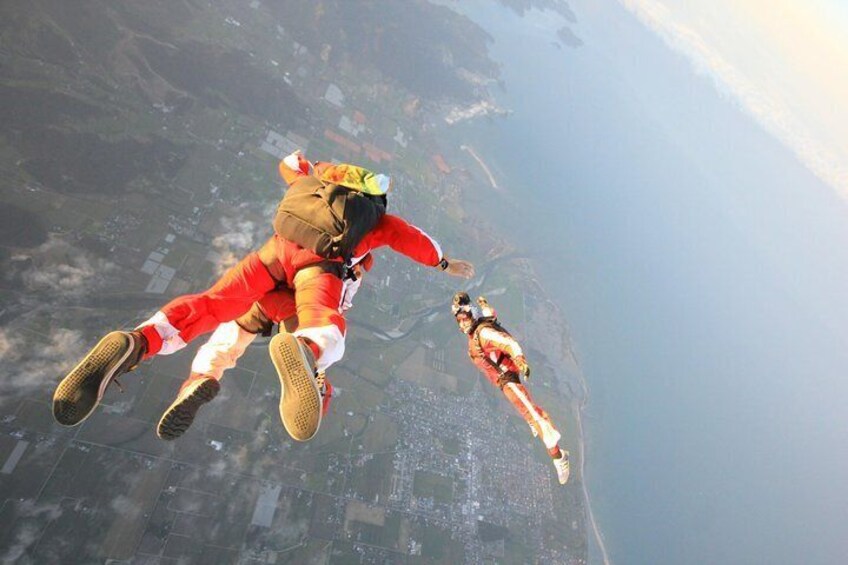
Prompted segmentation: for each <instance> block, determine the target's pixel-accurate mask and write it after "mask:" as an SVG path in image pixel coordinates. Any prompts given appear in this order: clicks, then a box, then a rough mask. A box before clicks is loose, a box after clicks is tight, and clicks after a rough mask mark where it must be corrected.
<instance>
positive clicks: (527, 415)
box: [503, 382, 561, 450]
mask: <svg viewBox="0 0 848 565" xmlns="http://www.w3.org/2000/svg"><path fill="white" fill-rule="evenodd" d="M503 393H504V396H506V398H507V400H509V401H510V403H511V404H512V405H513V406H515V409H516V410H518V413H519V414H521V417H522V418H524V420H525V421H526V422H527V423H528V424H529V425H531V426H533V427H535V428H536V430H537V431H538V432H539V435H540V436H541V439H542V441H543V442H544V444H545V447H546V448H547V449H549V450H550V449H554V448H556V446H557V443H558V442H559V440H560V437H561V436H560V433H559V432H558V431H557V429H556V428H555V427H554V425H553V422H551V419H550V417H549V416H548V413H547V412H545V411H544V410H542V409H541V408H540V407H539V406H537V405H536V404H534V403H533V399H532V398H531V397H530V393H529V392H528V391H527V389H526V388H525V387H524V385H523V384H521V383H517V382H509V383H507V384H506V385H505V386H504V387H503Z"/></svg>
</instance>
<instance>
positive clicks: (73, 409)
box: [53, 332, 136, 426]
mask: <svg viewBox="0 0 848 565" xmlns="http://www.w3.org/2000/svg"><path fill="white" fill-rule="evenodd" d="M117 338H120V339H117ZM135 345H136V344H135V338H133V336H132V335H131V334H129V333H126V332H112V333H110V334H108V335H106V337H104V338H103V339H101V340H100V341H99V342H98V343H97V345H95V346H94V347H93V348H92V349H91V351H89V352H88V355H86V356H85V357H84V358H83V360H82V361H80V363H79V364H78V365H77V366H76V367H74V368H73V370H71V372H70V373H68V375H67V376H66V377H65V378H64V379H62V382H60V383H59V386H58V387H56V392H55V393H53V417H54V418H55V419H56V421H57V422H58V423H59V424H61V425H63V426H76V425H79V424H81V423H82V422H84V421H85V420H86V419H87V418H88V417H89V416H91V413H92V412H93V411H94V409H95V408H96V407H97V405H98V404H99V403H100V400H101V399H102V398H103V394H104V393H105V392H106V387H107V386H109V383H110V382H111V381H112V379H113V378H114V376H115V373H116V372H117V370H118V369H119V368H120V367H121V366H122V365H123V364H124V362H125V361H126V360H127V358H128V357H129V356H130V354H131V353H132V352H133V351H134V350H135ZM110 359H112V360H111V361H110ZM104 365H105V370H103V371H101V370H98V367H103V366H104Z"/></svg>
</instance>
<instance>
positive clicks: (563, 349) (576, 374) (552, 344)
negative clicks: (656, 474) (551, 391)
mask: <svg viewBox="0 0 848 565" xmlns="http://www.w3.org/2000/svg"><path fill="white" fill-rule="evenodd" d="M450 137H453V138H454V139H453V141H454V142H455V143H458V145H459V149H461V150H462V151H465V152H466V153H468V154H469V155H470V156H471V157H472V158H473V159H474V160H475V161H476V162H477V164H478V165H479V166H480V169H481V170H482V171H484V172H485V174H486V175H487V177H488V181H489V182H488V183H487V184H490V185H491V186H492V187H493V188H496V189H497V193H498V194H499V195H500V196H501V197H503V198H504V199H506V200H507V201H508V200H509V193H508V192H507V190H506V189H505V188H504V186H502V185H499V184H498V183H497V181H496V179H495V178H494V175H493V174H492V172H491V169H490V168H489V167H488V166H487V165H486V164H485V161H484V160H483V158H482V157H481V156H480V155H479V154H478V153H477V152H476V151H475V150H474V149H472V148H471V145H470V143H469V142H468V141H467V137H468V136H467V135H462V134H460V135H459V136H457V137H454V136H450ZM460 138H464V139H466V141H462V142H460V141H459V139H460ZM472 176H478V175H472ZM481 180H482V179H481ZM508 182H509V179H507V183H508ZM481 184H486V183H485V182H484V183H481ZM481 188H482V186H481ZM495 207H496V208H497V205H495ZM493 212H494V210H493ZM475 215H478V217H479V219H481V220H483V221H486V220H491V219H492V216H491V215H490V214H488V213H485V212H483V213H481V214H476V213H475ZM496 224H497V222H496ZM496 229H497V232H498V235H499V237H501V238H503V240H504V242H505V243H507V244H508V245H510V246H512V247H518V248H520V247H522V246H523V242H521V241H520V240H517V239H516V236H518V235H519V234H516V233H511V230H509V229H507V228H506V227H505V226H504V225H501V226H500V227H498V228H496ZM518 256H519V257H525V258H526V259H529V261H528V262H527V264H526V265H525V269H526V278H527V280H528V281H532V284H533V286H536V287H537V289H538V292H539V294H540V297H541V298H542V299H543V302H544V303H545V309H548V310H550V309H553V311H554V312H555V315H554V316H552V317H551V319H550V320H549V321H550V322H551V323H545V324H540V325H544V326H545V328H544V329H542V328H540V327H533V328H529V327H528V328H525V332H526V333H528V334H537V335H536V336H534V339H539V340H544V341H547V342H548V347H543V348H542V349H543V350H545V351H546V354H545V357H546V361H547V362H548V364H550V365H552V366H554V367H567V368H569V369H570V371H569V373H571V374H572V378H571V379H569V378H568V377H566V376H565V375H564V374H562V373H561V375H562V376H561V379H560V380H559V381H558V383H557V384H558V386H559V388H560V389H562V390H563V391H564V394H566V395H567V396H568V397H570V399H571V403H570V407H571V411H572V413H573V414H572V417H573V419H574V421H575V423H576V428H577V429H576V431H577V443H578V445H577V451H578V457H579V461H580V462H579V470H578V476H579V478H580V483H581V490H582V493H583V505H584V507H585V515H586V522H587V525H588V527H589V528H591V532H590V531H587V532H586V538H587V544H589V545H588V546H587V552H588V548H589V547H591V545H592V544H590V541H591V540H594V545H595V547H596V548H597V550H598V552H599V553H600V556H599V557H600V562H601V563H603V565H611V563H612V561H611V560H610V557H609V552H608V551H607V548H606V545H605V543H604V537H603V533H602V531H601V528H600V527H599V526H598V522H597V519H596V518H595V514H594V512H593V510H592V501H591V496H590V493H589V487H588V485H587V482H586V454H587V451H588V450H587V445H586V443H587V441H586V433H587V432H586V430H585V428H584V426H583V417H584V412H585V410H586V407H587V406H588V403H589V386H588V384H587V382H586V379H585V376H584V374H583V370H582V368H581V366H580V363H579V361H578V359H577V356H576V354H575V351H574V347H573V344H572V341H571V336H570V332H569V330H568V324H567V316H565V315H564V314H563V313H562V309H561V306H560V305H559V304H558V303H556V302H554V300H553V297H554V296H555V293H552V292H551V289H550V288H549V285H546V284H545V283H544V282H543V280H542V277H541V276H540V274H539V272H538V270H537V268H536V265H535V264H533V259H532V258H531V257H529V256H526V254H523V253H520V252H519V254H518ZM536 318H537V319H538V318H539V316H536ZM556 320H559V321H560V322H559V323H556ZM569 380H571V381H573V380H576V381H577V384H578V385H579V386H578V388H579V391H575V390H573V389H572V388H571V386H569V384H568V382H569ZM572 473H574V470H572ZM587 557H588V559H589V562H590V563H592V562H594V560H593V559H592V556H591V553H587Z"/></svg>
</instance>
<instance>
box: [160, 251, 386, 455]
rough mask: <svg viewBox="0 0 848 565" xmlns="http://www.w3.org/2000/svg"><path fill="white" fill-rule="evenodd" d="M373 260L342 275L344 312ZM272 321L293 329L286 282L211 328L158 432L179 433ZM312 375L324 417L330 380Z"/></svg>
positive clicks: (170, 435)
mask: <svg viewBox="0 0 848 565" xmlns="http://www.w3.org/2000/svg"><path fill="white" fill-rule="evenodd" d="M372 263H373V258H372V256H371V255H370V254H369V255H366V256H365V257H364V258H363V260H362V261H360V262H359V263H357V264H356V265H354V266H353V267H351V270H352V275H353V276H350V277H346V278H345V280H344V290H343V291H342V303H341V310H342V311H343V312H347V310H349V309H350V308H351V307H352V306H353V297H354V295H355V294H356V292H357V291H358V290H359V286H360V285H361V284H362V276H363V274H364V273H363V269H364V270H365V271H368V270H370V269H371V265H372ZM275 324H281V328H280V329H281V331H283V329H284V330H285V331H288V332H293V331H295V330H296V329H297V309H296V306H295V301H294V293H293V292H292V291H291V290H290V289H289V288H280V289H278V290H274V291H272V292H269V293H268V294H266V295H265V296H263V297H262V300H260V301H259V302H255V303H254V304H253V306H252V307H251V308H250V310H249V311H248V312H247V313H246V314H243V315H242V316H241V317H239V318H238V319H237V320H234V321H232V322H226V323H223V324H221V325H219V326H218V327H217V328H216V329H215V331H214V332H212V335H211V336H209V340H208V341H207V342H206V343H205V344H203V345H202V346H201V347H200V349H198V350H197V354H196V355H195V356H194V361H192V364H191V372H190V374H189V376H188V378H187V379H186V380H185V381H183V384H182V386H181V387H180V390H179V392H178V393H177V397H176V398H175V399H174V401H173V402H172V403H171V405H170V406H168V408H167V409H166V410H165V412H164V413H163V414H162V417H161V418H160V419H159V424H158V425H157V426H156V435H158V436H159V437H160V438H161V439H164V440H172V439H176V438H178V437H180V436H181V435H183V434H184V433H185V432H186V430H188V428H189V427H190V426H191V424H192V423H193V422H194V418H195V416H196V415H197V411H198V410H199V409H200V407H201V406H203V405H204V404H206V403H207V402H209V401H211V400H212V399H213V398H215V396H217V395H218V391H219V390H220V388H221V386H220V381H221V379H222V378H223V376H224V372H225V371H226V370H227V369H232V368H233V367H235V366H236V363H238V360H239V359H240V358H241V356H242V355H244V352H245V351H246V350H247V347H248V346H249V345H250V344H251V343H252V342H253V340H254V339H256V336H257V335H260V334H261V335H266V336H268V335H271V332H272V330H273V327H274V325H275ZM316 381H317V384H318V390H319V392H320V395H321V400H322V402H321V417H322V419H323V417H324V416H326V414H327V411H328V410H329V407H330V399H331V398H332V396H333V385H332V384H331V383H330V380H329V379H327V378H326V374H325V373H324V372H321V373H318V376H317V377H316Z"/></svg>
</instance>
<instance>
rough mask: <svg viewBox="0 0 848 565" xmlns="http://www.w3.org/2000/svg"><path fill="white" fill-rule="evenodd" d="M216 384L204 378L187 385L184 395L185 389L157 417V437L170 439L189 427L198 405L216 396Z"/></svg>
mask: <svg viewBox="0 0 848 565" xmlns="http://www.w3.org/2000/svg"><path fill="white" fill-rule="evenodd" d="M216 385H217V381H215V380H214V379H204V380H201V381H198V382H197V383H196V384H193V385H189V389H190V390H189V391H188V392H187V393H186V394H185V395H183V392H185V391H183V392H181V393H180V394H179V395H178V396H177V399H176V400H174V402H172V403H171V405H170V406H169V407H168V409H167V410H165V413H164V414H162V417H161V418H160V419H159V424H157V426H156V435H157V436H159V439H164V440H165V441H171V440H174V439H177V438H178V437H180V436H181V435H183V434H184V433H185V432H186V430H188V429H189V428H190V427H191V424H192V423H193V422H194V418H195V416H197V411H198V410H199V409H200V407H201V406H203V405H204V404H206V403H207V402H209V401H210V400H212V399H213V398H215V397H216V396H218V391H219V390H220V386H216Z"/></svg>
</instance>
